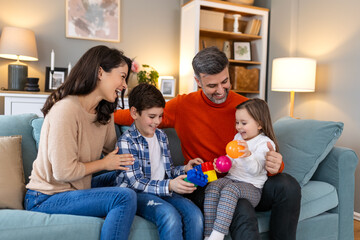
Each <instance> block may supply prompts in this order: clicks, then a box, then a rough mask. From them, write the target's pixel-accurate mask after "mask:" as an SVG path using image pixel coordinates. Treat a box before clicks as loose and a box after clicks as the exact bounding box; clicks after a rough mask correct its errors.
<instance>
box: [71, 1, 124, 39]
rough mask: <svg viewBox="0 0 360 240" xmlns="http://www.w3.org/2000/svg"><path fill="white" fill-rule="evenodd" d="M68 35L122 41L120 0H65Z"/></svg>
mask: <svg viewBox="0 0 360 240" xmlns="http://www.w3.org/2000/svg"><path fill="white" fill-rule="evenodd" d="M65 1H66V8H65V11H66V19H65V21H66V37H67V38H79V39H88V40H95V41H109V42H120V0H106V1H104V0H92V1H90V0H65Z"/></svg>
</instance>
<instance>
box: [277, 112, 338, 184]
mask: <svg viewBox="0 0 360 240" xmlns="http://www.w3.org/2000/svg"><path fill="white" fill-rule="evenodd" d="M343 127H344V124H343V123H341V122H332V121H318V120H302V119H294V118H291V117H285V118H282V119H280V120H278V121H276V122H275V123H274V132H275V135H276V138H277V140H278V143H279V151H280V153H281V154H282V156H283V161H284V164H285V168H284V172H285V173H288V174H290V175H291V176H293V177H294V178H295V179H296V180H297V181H298V182H299V184H300V186H301V187H302V186H304V185H305V184H306V183H307V182H308V181H309V180H310V178H311V177H312V176H313V174H314V173H315V171H316V169H317V167H318V165H319V164H320V163H321V161H323V160H324V158H325V157H326V156H327V155H328V153H329V152H330V150H331V149H332V148H333V146H334V144H335V143H336V141H337V140H338V138H339V137H340V135H341V133H342V130H343Z"/></svg>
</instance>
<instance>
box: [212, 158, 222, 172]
mask: <svg viewBox="0 0 360 240" xmlns="http://www.w3.org/2000/svg"><path fill="white" fill-rule="evenodd" d="M216 160H217V158H214V161H213V166H214V169H215V171H216V172H217V173H223V172H222V171H220V170H219V169H217V167H216Z"/></svg>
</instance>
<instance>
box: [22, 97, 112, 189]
mask: <svg viewBox="0 0 360 240" xmlns="http://www.w3.org/2000/svg"><path fill="white" fill-rule="evenodd" d="M95 119H96V115H95V114H90V113H88V112H86V111H85V109H84V108H83V107H82V106H81V105H80V102H79V99H78V97H77V96H67V97H66V98H64V99H62V100H60V101H59V102H57V103H56V104H55V105H54V106H53V107H52V108H51V110H50V112H49V113H48V114H47V115H46V117H45V119H44V123H43V125H42V129H41V135H40V143H39V151H38V155H37V158H36V160H35V161H34V163H33V170H32V173H31V176H30V182H29V184H27V186H26V188H28V189H32V190H36V191H39V192H42V193H44V194H49V195H52V194H55V193H59V192H64V191H71V190H79V189H88V188H90V187H91V175H87V176H85V165H84V164H83V163H85V162H91V161H94V160H98V159H100V156H101V152H104V153H105V154H107V153H109V152H110V151H112V150H114V148H115V143H116V134H115V127H114V117H113V116H112V117H111V121H110V123H109V124H107V125H101V124H99V123H94V120H95Z"/></svg>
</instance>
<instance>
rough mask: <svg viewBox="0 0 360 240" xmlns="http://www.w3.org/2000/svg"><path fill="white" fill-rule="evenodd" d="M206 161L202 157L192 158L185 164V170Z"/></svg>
mask: <svg viewBox="0 0 360 240" xmlns="http://www.w3.org/2000/svg"><path fill="white" fill-rule="evenodd" d="M202 163H204V161H203V160H202V159H201V158H194V159H191V160H190V161H189V162H188V164H186V165H185V172H188V171H189V170H190V169H193V167H195V166H196V165H199V164H202Z"/></svg>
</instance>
